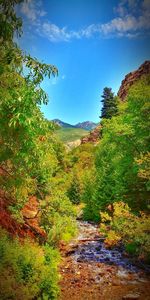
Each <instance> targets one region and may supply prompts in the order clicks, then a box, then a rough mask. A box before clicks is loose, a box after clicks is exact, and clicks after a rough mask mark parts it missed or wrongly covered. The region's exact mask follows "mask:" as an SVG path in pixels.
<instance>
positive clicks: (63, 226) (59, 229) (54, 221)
mask: <svg viewBox="0 0 150 300" xmlns="http://www.w3.org/2000/svg"><path fill="white" fill-rule="evenodd" d="M52 193H53V194H51V197H49V196H47V197H46V198H45V200H43V201H42V202H41V208H42V214H41V225H42V226H43V228H44V229H45V231H46V232H47V234H48V243H49V244H50V245H53V246H54V245H55V246H57V245H58V244H59V242H60V241H61V240H63V241H66V242H68V241H69V240H70V239H71V237H72V236H74V235H75V234H76V223H75V215H76V212H75V209H74V208H73V206H72V203H71V202H70V200H69V199H68V197H67V196H66V195H65V194H64V193H63V192H62V191H59V190H57V189H56V188H55V190H53V191H52Z"/></svg>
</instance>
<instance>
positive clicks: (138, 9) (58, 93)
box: [17, 0, 150, 124]
mask: <svg viewBox="0 0 150 300" xmlns="http://www.w3.org/2000/svg"><path fill="white" fill-rule="evenodd" d="M17 11H18V13H19V15H20V16H22V18H23V23H24V25H23V35H22V38H21V39H20V40H19V44H20V46H21V48H22V49H24V50H26V51H27V52H29V53H30V54H31V55H32V56H34V57H37V58H38V59H39V60H42V61H44V62H46V63H49V64H53V65H56V67H57V68H58V70H59V76H58V78H51V79H50V80H49V79H45V80H44V82H43V84H42V87H43V88H44V90H45V91H46V92H47V93H48V95H49V104H48V105H47V106H42V108H41V109H42V111H43V112H44V115H45V116H46V117H47V118H48V119H54V118H59V119H61V120H63V121H65V122H68V123H71V124H75V123H78V122H82V121H86V120H90V121H95V122H98V121H99V115H100V108H101V104H100V100H101V97H100V96H101V95H102V92H103V88H104V87H105V86H108V87H111V88H112V90H113V91H114V92H115V93H117V91H118V89H119V86H120V84H121V81H122V80H123V78H124V76H125V75H126V74H127V73H129V72H130V71H133V70H135V69H137V68H138V67H139V66H140V64H142V63H143V62H144V61H145V60H148V59H150V36H149V29H150V1H149V0H142V1H138V0H121V1H115V0H112V1H110V0H35V1H34V0H28V1H25V2H23V3H22V4H21V5H20V6H19V7H18V9H17Z"/></svg>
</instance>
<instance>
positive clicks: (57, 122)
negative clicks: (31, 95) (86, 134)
mask: <svg viewBox="0 0 150 300" xmlns="http://www.w3.org/2000/svg"><path fill="white" fill-rule="evenodd" d="M52 121H53V122H54V123H56V124H58V125H59V126H60V127H64V128H74V127H75V126H74V125H71V124H68V123H65V122H63V121H61V120H59V119H54V120H52Z"/></svg>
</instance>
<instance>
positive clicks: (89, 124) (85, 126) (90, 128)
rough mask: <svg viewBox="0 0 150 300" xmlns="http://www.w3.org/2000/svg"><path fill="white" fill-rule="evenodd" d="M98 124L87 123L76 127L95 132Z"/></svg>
mask: <svg viewBox="0 0 150 300" xmlns="http://www.w3.org/2000/svg"><path fill="white" fill-rule="evenodd" d="M97 125H98V124H96V123H94V122H90V121H85V122H82V123H78V124H76V125H75V127H76V128H82V129H85V130H93V129H94V128H95V127H96V126H97Z"/></svg>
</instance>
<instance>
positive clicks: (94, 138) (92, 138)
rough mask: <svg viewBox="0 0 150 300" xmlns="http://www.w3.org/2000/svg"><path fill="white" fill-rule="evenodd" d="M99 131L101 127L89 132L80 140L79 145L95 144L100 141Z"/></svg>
mask: <svg viewBox="0 0 150 300" xmlns="http://www.w3.org/2000/svg"><path fill="white" fill-rule="evenodd" d="M101 129H102V126H101V125H99V126H97V127H96V128H95V129H94V130H92V131H91V132H90V134H89V135H87V136H85V137H83V138H82V139H81V144H86V143H94V144H96V143H97V142H98V141H99V139H100V136H101Z"/></svg>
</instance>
